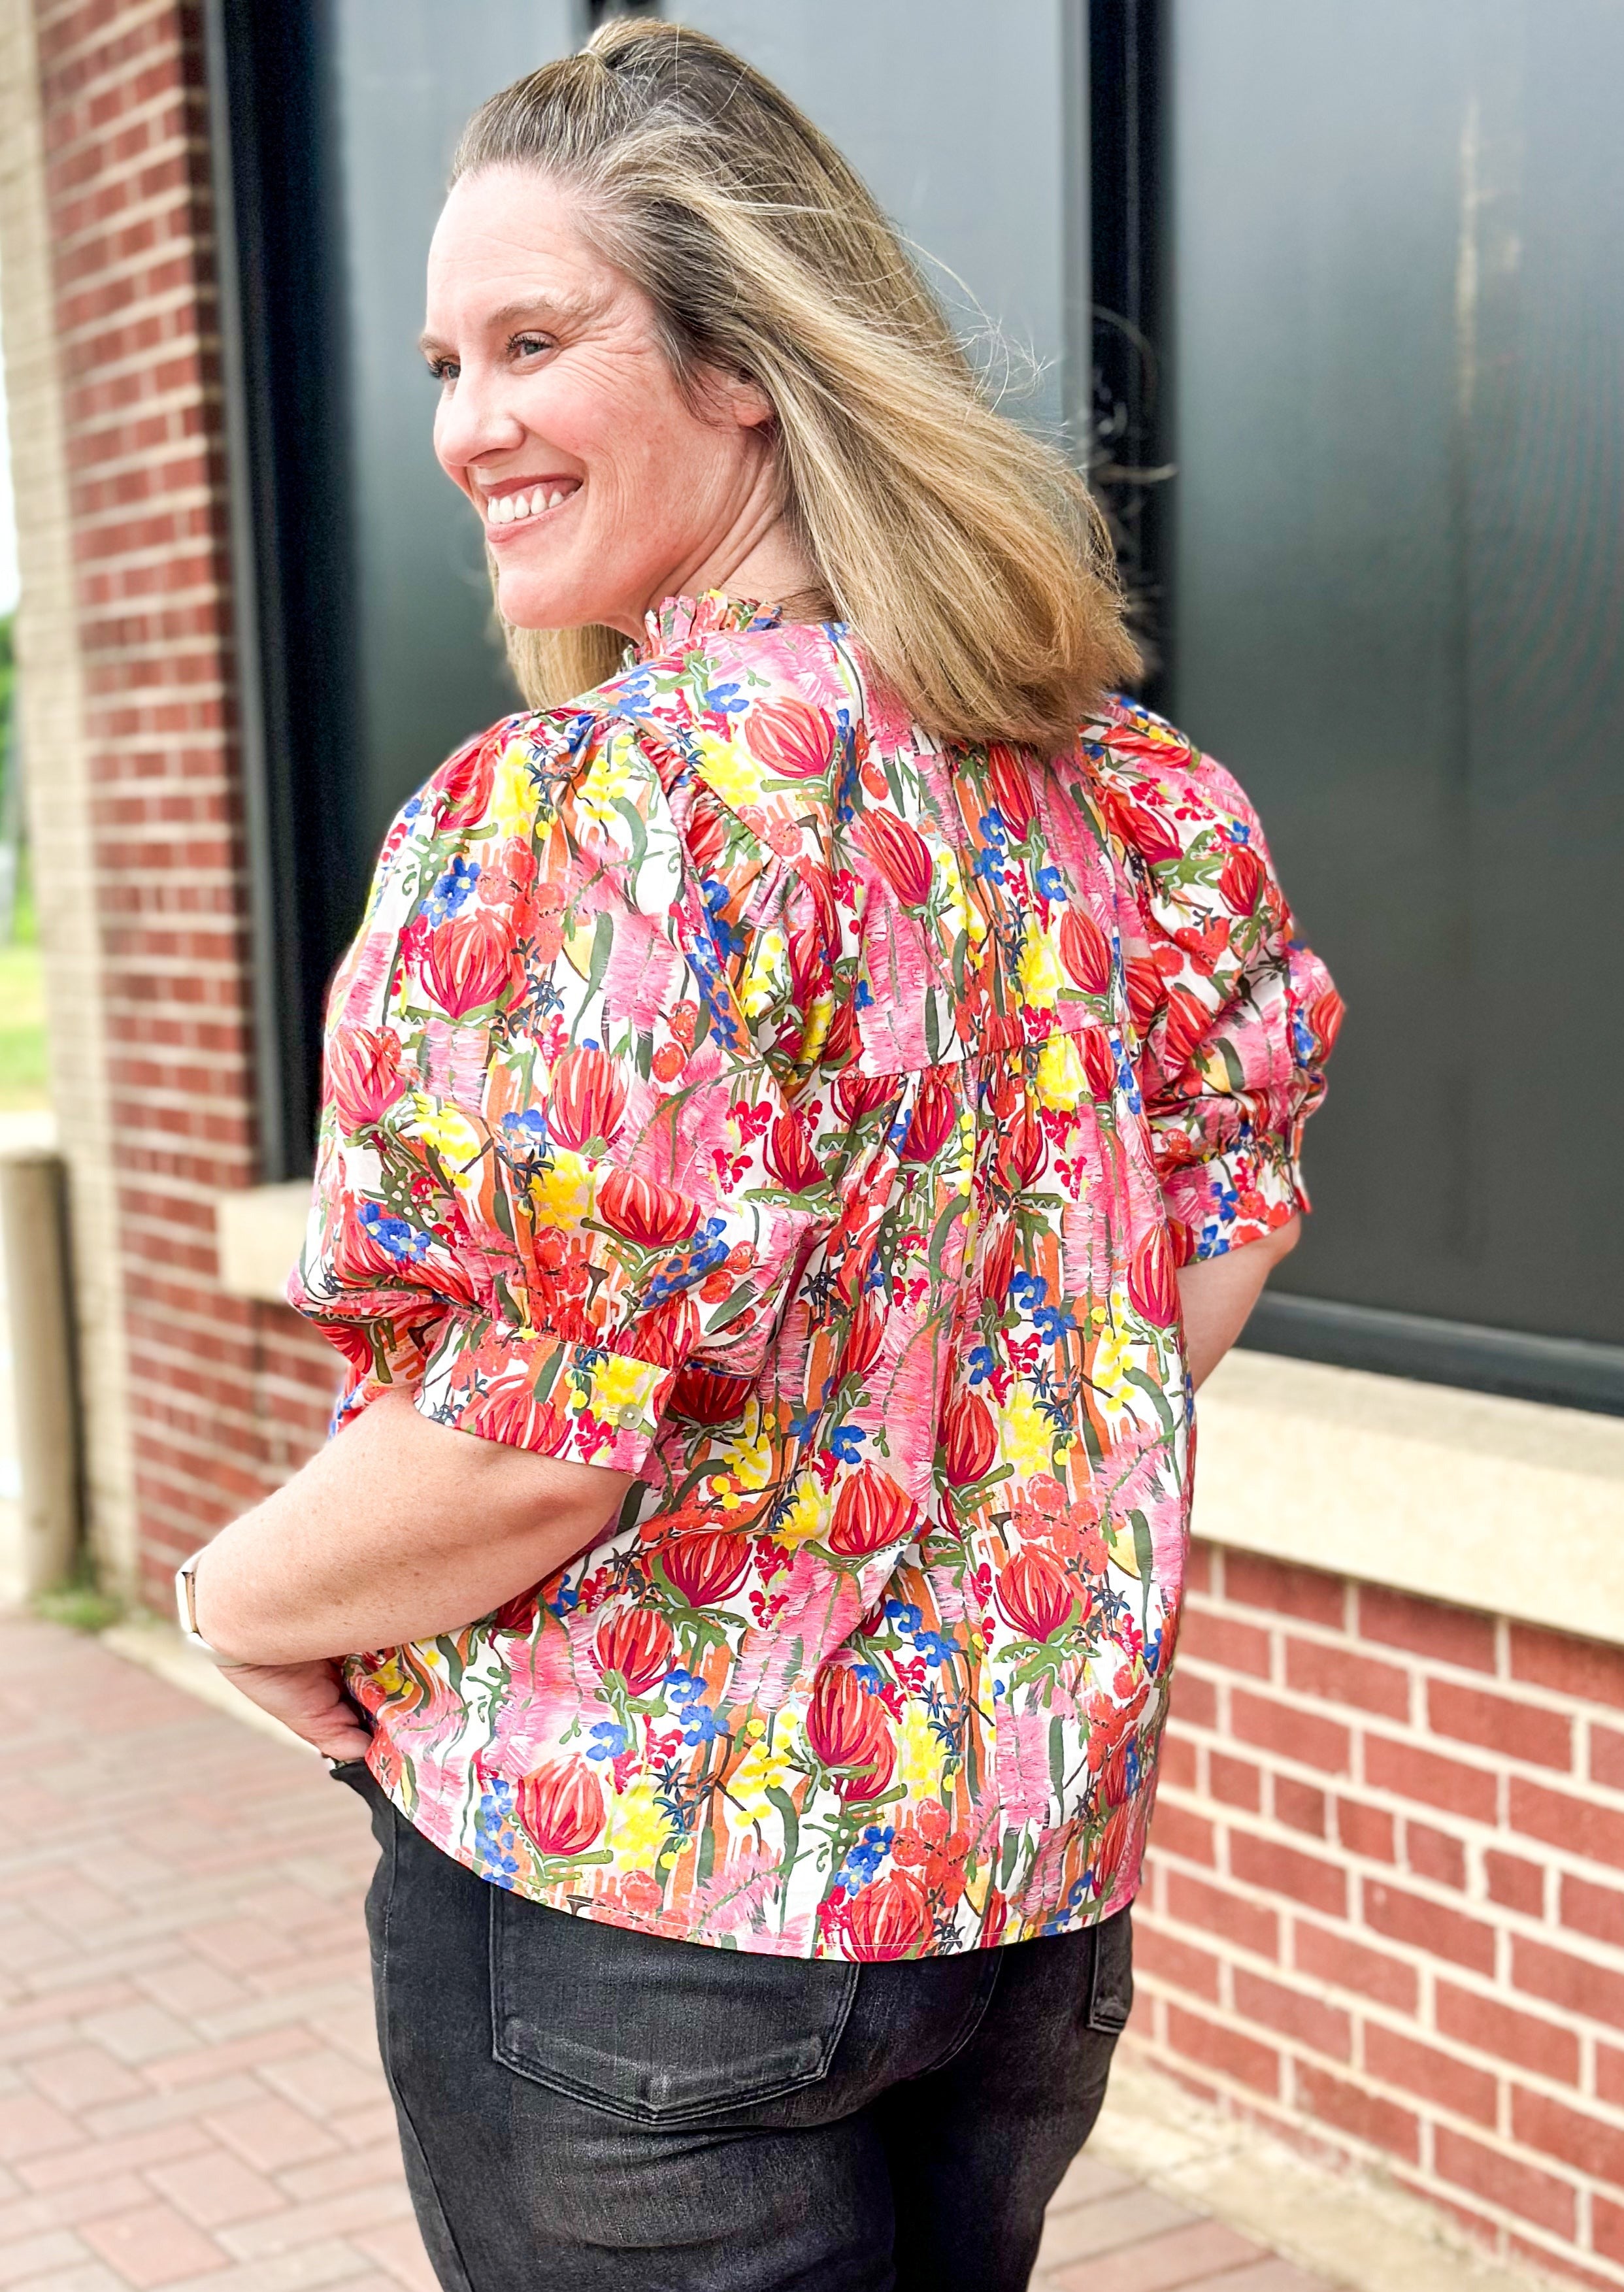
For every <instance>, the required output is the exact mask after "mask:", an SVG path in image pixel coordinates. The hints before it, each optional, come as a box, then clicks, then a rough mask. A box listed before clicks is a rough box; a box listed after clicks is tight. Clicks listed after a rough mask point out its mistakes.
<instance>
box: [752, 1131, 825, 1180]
mask: <svg viewBox="0 0 1624 2292" xmlns="http://www.w3.org/2000/svg"><path fill="white" fill-rule="evenodd" d="M763 1151H764V1153H765V1155H766V1158H767V1167H768V1168H769V1169H770V1170H771V1171H772V1174H773V1176H774V1177H775V1178H776V1179H777V1180H778V1182H779V1183H780V1186H782V1187H784V1188H785V1189H786V1190H787V1191H788V1192H789V1193H792V1194H804V1193H806V1192H807V1191H808V1190H810V1189H811V1188H812V1187H813V1186H820V1185H821V1184H822V1183H823V1172H822V1170H821V1168H820V1166H819V1163H818V1159H817V1157H816V1156H815V1155H814V1154H813V1152H812V1148H811V1147H810V1146H809V1145H808V1144H807V1142H806V1131H805V1127H804V1125H803V1123H802V1121H801V1118H800V1117H799V1116H798V1115H795V1114H780V1116H779V1117H778V1118H777V1119H776V1120H775V1121H774V1122H773V1125H772V1128H771V1129H770V1130H769V1131H768V1133H767V1138H766V1144H765V1146H764V1149H763Z"/></svg>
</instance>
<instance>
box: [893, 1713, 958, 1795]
mask: <svg viewBox="0 0 1624 2292" xmlns="http://www.w3.org/2000/svg"><path fill="white" fill-rule="evenodd" d="M946 1757H947V1749H946V1746H945V1745H944V1744H943V1742H942V1740H941V1737H940V1736H939V1735H938V1734H937V1733H936V1731H935V1730H934V1729H933V1727H932V1725H931V1722H930V1715H929V1713H928V1712H927V1711H926V1710H925V1706H924V1705H923V1704H922V1703H914V1702H909V1704H908V1705H907V1707H905V1709H904V1710H903V1713H902V1724H901V1727H900V1728H899V1729H898V1731H897V1775H898V1778H899V1780H900V1781H901V1785H902V1788H903V1789H904V1790H905V1791H906V1792H907V1793H908V1796H909V1798H910V1799H918V1800H923V1799H926V1798H940V1797H941V1768H942V1762H943V1760H944V1759H945V1758H946Z"/></svg>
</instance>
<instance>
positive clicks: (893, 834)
mask: <svg viewBox="0 0 1624 2292" xmlns="http://www.w3.org/2000/svg"><path fill="white" fill-rule="evenodd" d="M857 840H858V842H859V843H860V844H861V845H862V848H863V850H864V851H866V852H867V853H868V855H869V859H870V860H873V862H874V864H875V866H876V867H877V868H878V869H879V871H880V874H881V875H882V876H884V877H885V881H886V882H887V883H888V884H890V886H891V888H892V890H893V892H895V893H896V895H897V897H898V899H899V900H901V902H902V905H903V906H904V907H905V908H922V907H923V906H924V905H925V901H926V900H928V899H929V898H930V895H931V882H932V878H933V875H934V873H935V867H934V863H933V860H932V859H931V851H930V846H929V844H928V843H926V842H925V838H924V837H923V836H922V835H920V834H919V831H918V830H917V828H915V827H909V824H908V822H907V821H906V820H905V819H898V818H897V816H896V814H895V812H894V811H869V812H865V813H864V814H863V816H862V819H860V821H859V823H858V828H857Z"/></svg>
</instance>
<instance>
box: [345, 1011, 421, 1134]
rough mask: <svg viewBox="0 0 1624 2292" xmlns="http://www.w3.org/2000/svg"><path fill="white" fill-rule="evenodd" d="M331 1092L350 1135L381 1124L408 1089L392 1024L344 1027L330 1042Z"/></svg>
mask: <svg viewBox="0 0 1624 2292" xmlns="http://www.w3.org/2000/svg"><path fill="white" fill-rule="evenodd" d="M405 1088H406V1084H405V1081H404V1080H403V1078H402V1077H401V1073H400V1037H399V1036H398V1035H397V1034H396V1033H395V1031H394V1029H393V1028H392V1027H341V1028H339V1029H337V1030H336V1031H335V1034H334V1035H333V1037H332V1039H331V1041H330V1042H329V1043H328V1045H327V1095H328V1096H329V1097H330V1098H331V1100H332V1102H333V1110H334V1112H335V1114H336V1115H337V1117H338V1126H339V1128H340V1129H341V1130H342V1131H343V1134H344V1135H345V1137H346V1138H353V1137H354V1136H355V1135H356V1134H357V1133H358V1132H359V1131H362V1130H371V1129H372V1128H374V1127H375V1126H376V1124H378V1123H380V1122H381V1121H382V1120H383V1119H384V1115H385V1114H386V1113H387V1112H388V1111H389V1110H390V1108H391V1107H392V1105H393V1104H394V1102H395V1101H396V1100H397V1099H398V1098H399V1097H400V1094H401V1092H402V1091H403V1090H404V1089H405Z"/></svg>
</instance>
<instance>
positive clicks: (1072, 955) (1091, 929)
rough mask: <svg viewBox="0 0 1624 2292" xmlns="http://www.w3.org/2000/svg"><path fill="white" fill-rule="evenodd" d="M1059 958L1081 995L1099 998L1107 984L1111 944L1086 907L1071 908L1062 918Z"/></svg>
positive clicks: (1108, 984) (1109, 979)
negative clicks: (1097, 996)
mask: <svg viewBox="0 0 1624 2292" xmlns="http://www.w3.org/2000/svg"><path fill="white" fill-rule="evenodd" d="M1060 959H1061V961H1062V963H1063V964H1065V966H1066V975H1067V977H1068V978H1069V979H1071V981H1072V982H1073V984H1074V985H1076V986H1078V987H1080V988H1081V989H1082V990H1083V992H1084V994H1085V995H1103V994H1104V992H1105V990H1106V989H1107V988H1108V987H1109V986H1110V985H1111V942H1110V940H1108V939H1107V938H1106V936H1105V934H1104V932H1103V931H1102V930H1101V929H1100V927H1099V925H1098V924H1096V923H1095V919H1094V917H1093V916H1091V915H1090V914H1089V912H1088V910H1087V908H1079V907H1077V906H1071V907H1069V908H1067V909H1066V912H1065V914H1064V915H1063V916H1062V917H1061V919H1060Z"/></svg>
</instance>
